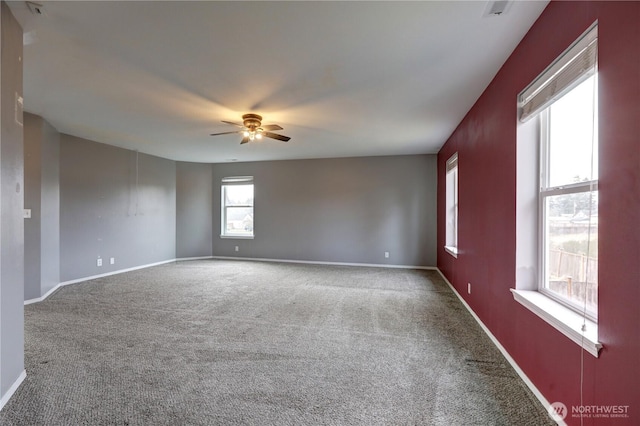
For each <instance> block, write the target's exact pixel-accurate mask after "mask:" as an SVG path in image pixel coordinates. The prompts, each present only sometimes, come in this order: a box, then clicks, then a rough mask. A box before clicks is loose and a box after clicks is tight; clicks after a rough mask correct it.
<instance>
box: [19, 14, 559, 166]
mask: <svg viewBox="0 0 640 426" xmlns="http://www.w3.org/2000/svg"><path fill="white" fill-rule="evenodd" d="M546 4H547V2H546V1H516V2H514V3H512V4H510V6H509V8H508V10H507V12H506V13H505V14H503V15H501V16H485V15H486V14H485V11H486V9H487V5H488V2H485V1H470V2H468V1H444V2H438V1H429V2H364V1H356V2H325V1H321V2H269V1H259V2H248V1H243V2H214V1H200V2H182V1H163V2H150V1H143V2H133V1H103V2H98V1H71V2H62V1H55V2H46V3H45V5H44V11H45V15H44V16H36V15H33V14H31V13H30V12H29V10H28V9H27V7H26V4H25V3H24V2H9V5H10V7H11V9H12V11H13V13H14V14H15V15H16V18H17V19H18V21H19V22H20V23H21V24H22V26H23V29H24V32H25V47H24V107H25V110H27V111H29V112H32V113H35V114H38V115H40V116H42V117H44V118H45V119H46V120H48V121H49V122H50V123H51V124H52V125H53V126H54V127H56V128H57V129H58V130H59V131H60V132H63V133H68V134H72V135H76V136H80V137H83V138H86V139H91V140H95V141H98V142H103V143H107V144H111V145H115V146H120V147H125V148H129V149H133V150H139V151H140V152H144V153H148V154H153V155H158V156H161V157H166V158H170V159H174V160H181V161H195V162H227V161H232V160H237V161H259V160H274V159H298V158H326V157H350V156H368V155H393V154H419V153H435V152H437V151H438V150H439V148H440V147H441V146H442V144H443V143H444V142H445V141H446V139H447V138H448V137H449V136H450V135H451V133H452V132H453V130H454V129H455V127H456V126H457V125H458V123H459V122H460V121H461V120H462V118H463V117H464V115H465V114H466V113H467V111H468V110H469V109H470V108H471V106H472V105H473V104H474V102H475V101H476V100H477V98H478V97H479V96H480V94H481V93H482V91H483V90H484V89H485V88H486V86H487V85H488V83H489V82H490V81H491V79H492V78H493V77H494V75H495V74H496V72H497V71H498V69H499V68H500V66H501V65H502V64H503V63H504V61H505V60H506V58H507V57H508V56H509V54H510V53H511V52H512V51H513V49H514V48H515V46H516V45H517V44H518V42H519V41H520V40H521V38H522V37H523V36H524V34H525V33H526V32H527V30H528V29H529V28H530V27H531V25H532V24H533V22H534V21H535V20H536V19H537V17H538V16H539V15H540V13H541V12H542V10H543V9H544V7H545V6H546ZM514 102H515V100H514ZM247 112H255V113H259V114H262V115H263V117H264V120H263V123H264V124H270V123H278V124H280V125H281V126H282V127H284V130H282V131H279V132H278V133H282V134H285V135H288V136H290V137H291V138H292V139H291V141H290V142H288V143H283V142H280V141H275V140H271V139H265V140H263V141H261V142H259V143H250V144H246V145H242V146H241V145H239V142H240V139H241V136H239V135H227V136H218V137H210V136H208V135H209V134H210V133H214V132H224V131H231V130H234V128H232V126H229V125H226V124H223V123H221V122H220V120H229V121H236V122H238V121H241V115H242V114H244V113H247Z"/></svg>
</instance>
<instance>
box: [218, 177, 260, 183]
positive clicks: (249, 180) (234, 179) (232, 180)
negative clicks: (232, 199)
mask: <svg viewBox="0 0 640 426" xmlns="http://www.w3.org/2000/svg"><path fill="white" fill-rule="evenodd" d="M252 183H253V176H234V177H226V178H222V184H223V185H234V184H235V185H249V184H252Z"/></svg>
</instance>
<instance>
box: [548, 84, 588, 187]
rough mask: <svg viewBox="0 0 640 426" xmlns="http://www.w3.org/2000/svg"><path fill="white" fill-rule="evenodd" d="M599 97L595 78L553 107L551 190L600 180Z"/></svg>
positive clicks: (550, 122)
mask: <svg viewBox="0 0 640 426" xmlns="http://www.w3.org/2000/svg"><path fill="white" fill-rule="evenodd" d="M596 96H597V88H596V76H595V75H594V76H592V77H589V78H588V79H587V80H585V81H584V82H583V83H581V84H580V85H578V86H577V87H576V88H575V89H573V90H571V91H570V92H569V93H567V94H566V95H565V96H563V97H562V98H561V99H559V100H558V101H556V102H555V103H554V104H553V105H551V107H549V153H548V155H549V165H548V171H549V176H548V179H549V183H548V184H549V187H557V186H562V185H567V184H571V183H576V182H584V181H590V180H597V179H598V148H597V147H598V144H597V135H598V129H597V124H598V123H597V117H598V114H597V109H596V108H595V105H597V99H596ZM592 137H595V138H596V140H595V143H593V141H592ZM592 146H593V147H594V148H595V149H594V152H593V172H592V155H591V154H592V152H591V151H592V149H591V148H592Z"/></svg>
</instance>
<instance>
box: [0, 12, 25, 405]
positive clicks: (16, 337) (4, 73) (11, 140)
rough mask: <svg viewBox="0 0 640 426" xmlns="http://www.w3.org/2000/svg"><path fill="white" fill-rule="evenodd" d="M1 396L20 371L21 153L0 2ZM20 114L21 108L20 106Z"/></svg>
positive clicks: (13, 38)
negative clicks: (0, 105) (0, 97)
mask: <svg viewBox="0 0 640 426" xmlns="http://www.w3.org/2000/svg"><path fill="white" fill-rule="evenodd" d="M0 15H1V17H0V26H1V35H0V44H1V48H0V51H1V52H2V56H1V58H0V62H1V65H0V91H1V92H2V101H1V102H2V107H1V108H0V111H1V113H0V128H1V130H0V397H4V396H5V394H6V392H7V391H8V390H9V389H10V388H11V386H12V385H13V384H14V383H15V382H16V380H17V379H18V377H19V376H20V374H21V373H22V372H23V371H24V349H23V348H24V305H23V303H22V302H23V298H24V220H23V218H22V212H23V201H24V193H23V187H24V157H23V146H22V145H23V144H22V140H23V134H22V125H21V124H20V123H19V122H17V121H16V109H15V99H16V95H19V96H22V62H21V61H20V59H19V58H21V57H22V29H21V28H20V25H19V24H18V23H17V21H16V20H15V18H14V17H13V15H12V14H11V11H10V10H9V8H8V7H7V5H6V3H4V2H2V3H1V4H0ZM17 115H18V118H19V120H22V111H21V110H19V111H18V114H17Z"/></svg>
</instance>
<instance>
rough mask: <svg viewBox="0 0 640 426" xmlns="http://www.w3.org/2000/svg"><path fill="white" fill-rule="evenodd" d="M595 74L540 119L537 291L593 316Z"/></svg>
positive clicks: (595, 272) (595, 292) (595, 298)
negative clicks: (539, 229)
mask: <svg viewBox="0 0 640 426" xmlns="http://www.w3.org/2000/svg"><path fill="white" fill-rule="evenodd" d="M596 86H597V75H592V76H590V77H589V78H588V79H587V80H585V81H583V82H582V83H580V84H579V85H578V86H577V87H575V88H574V89H572V90H571V91H570V92H568V93H567V94H566V95H564V96H563V97H562V98H560V99H559V100H558V101H556V102H555V103H553V104H552V105H551V106H550V107H548V108H547V109H545V110H544V111H543V112H542V113H541V114H542V116H541V120H540V122H541V139H542V141H541V142H542V143H541V155H540V169H541V170H540V194H539V198H538V202H539V208H540V210H539V212H540V213H539V214H540V222H541V239H540V259H541V271H542V274H541V275H542V276H541V280H540V284H539V285H540V291H541V292H543V293H545V294H546V295H548V296H551V297H554V298H557V299H559V300H560V301H561V302H563V303H566V304H567V305H569V306H570V307H573V308H575V309H576V310H577V311H578V312H582V311H586V313H587V314H588V315H589V316H590V317H591V318H592V319H596V317H597V307H598V166H597V152H598V137H597V135H598V132H597V126H598V120H597V117H598V114H597V89H596Z"/></svg>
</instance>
